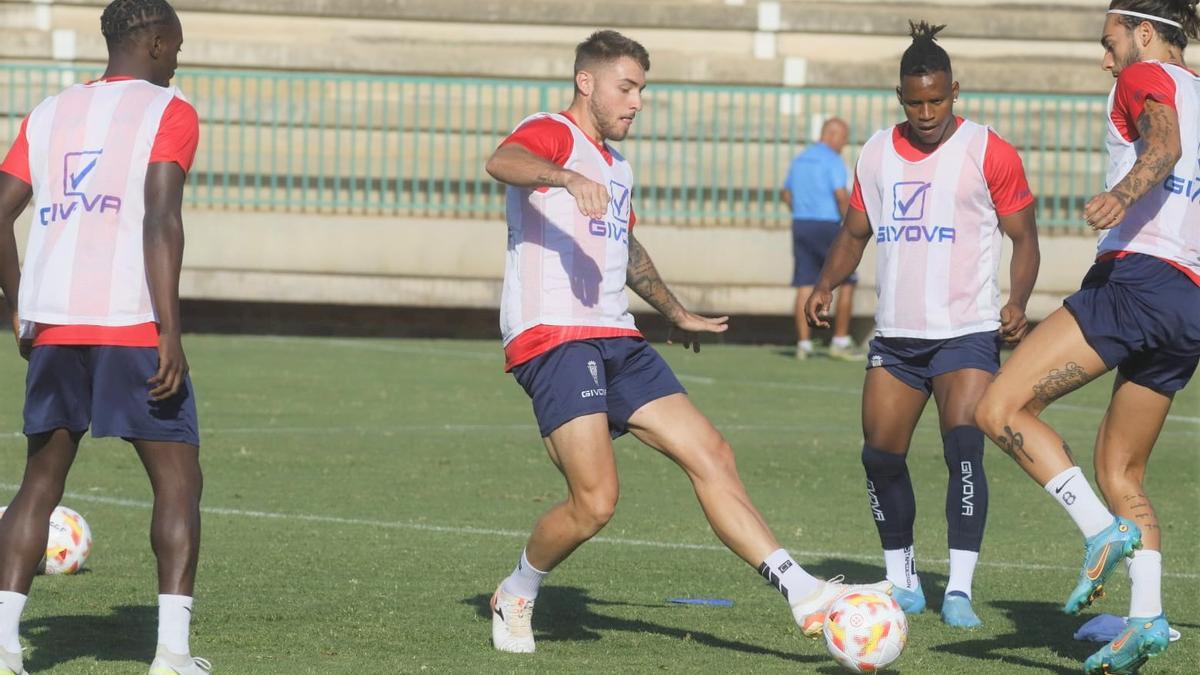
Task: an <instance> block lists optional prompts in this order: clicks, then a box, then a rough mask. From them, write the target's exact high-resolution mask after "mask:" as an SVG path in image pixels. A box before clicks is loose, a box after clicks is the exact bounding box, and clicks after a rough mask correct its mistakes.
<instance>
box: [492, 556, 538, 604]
mask: <svg viewBox="0 0 1200 675" xmlns="http://www.w3.org/2000/svg"><path fill="white" fill-rule="evenodd" d="M547 574H549V572H543V571H541V570H539V569H538V568H536V567H534V566H533V565H530V564H529V558H526V557H525V551H523V550H522V551H521V559H520V560H519V561H517V566H516V568H515V569H514V570H513V572H512V574H510V575H508V578H507V579H505V580H504V583H503V584H501V585H500V587H501V588H503V589H504V592H505V593H512V594H513V595H519V596H521V597H522V598H527V599H529V600H536V599H537V595H538V589H539V588H541V587H542V580H543V579H545V578H546V575H547Z"/></svg>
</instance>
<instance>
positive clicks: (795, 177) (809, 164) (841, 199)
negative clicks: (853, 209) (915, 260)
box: [780, 117, 861, 359]
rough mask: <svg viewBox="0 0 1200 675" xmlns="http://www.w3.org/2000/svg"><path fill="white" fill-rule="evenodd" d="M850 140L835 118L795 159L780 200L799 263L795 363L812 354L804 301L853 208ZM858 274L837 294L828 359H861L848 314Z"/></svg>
mask: <svg viewBox="0 0 1200 675" xmlns="http://www.w3.org/2000/svg"><path fill="white" fill-rule="evenodd" d="M849 138H850V127H849V126H847V124H846V122H845V121H843V120H841V119H839V118H837V117H831V118H829V119H828V120H826V121H825V124H824V125H823V126H822V127H821V140H820V141H819V142H817V143H813V144H812V145H810V146H808V148H807V149H806V150H805V151H804V152H802V153H800V154H799V155H797V156H796V158H795V159H793V160H792V164H791V166H790V167H789V168H788V174H787V179H786V180H785V181H784V183H783V191H782V192H781V193H780V199H781V200H782V201H783V203H784V204H787V206H788V208H790V209H791V210H792V253H793V255H794V257H795V260H796V266H795V271H794V272H793V273H792V286H793V287H795V288H796V310H795V315H796V333H797V337H798V339H799V341H798V342H797V343H796V358H798V359H805V358H808V356H810V355H811V354H812V351H813V346H812V334H811V329H810V328H809V326H808V322H807V321H805V319H804V302H805V301H806V300H807V299H808V296H809V294H811V293H812V290H813V285H814V284H816V282H817V277H819V276H820V274H821V266H822V265H824V264H825V256H827V255H828V254H829V247H830V246H831V245H832V244H833V239H834V237H836V236H837V233H838V229H839V228H840V227H841V222H842V216H844V215H845V214H846V207H847V205H848V204H849V203H850V193H849V191H848V190H847V186H848V185H849V184H850V181H849V179H848V176H847V173H846V165H845V163H843V162H842V154H841V153H842V148H844V147H846V142H847V141H848V140H849ZM857 282H858V276H857V275H854V274H852V275H850V278H849V279H847V280H846V283H845V284H843V285H842V290H841V292H839V293H838V301H837V309H836V311H835V312H834V314H835V317H834V322H833V341H832V342H831V343H830V346H829V355H830V356H833V357H834V358H846V359H857V358H859V356H861V355H860V354H857V353H856V352H855V351H854V344H853V342H851V340H850V312H851V303H852V301H853V296H854V285H855V284H856V283H857Z"/></svg>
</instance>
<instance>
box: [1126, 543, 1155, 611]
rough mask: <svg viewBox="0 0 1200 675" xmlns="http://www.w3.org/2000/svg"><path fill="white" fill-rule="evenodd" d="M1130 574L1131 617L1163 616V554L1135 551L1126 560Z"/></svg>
mask: <svg viewBox="0 0 1200 675" xmlns="http://www.w3.org/2000/svg"><path fill="white" fill-rule="evenodd" d="M1125 571H1127V572H1129V616H1136V617H1138V618H1143V619H1144V618H1147V617H1154V616H1158V615H1159V614H1162V612H1163V607H1162V553H1159V552H1158V551H1147V550H1142V551H1134V553H1133V558H1127V559H1126V560H1125Z"/></svg>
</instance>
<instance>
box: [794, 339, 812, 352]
mask: <svg viewBox="0 0 1200 675" xmlns="http://www.w3.org/2000/svg"><path fill="white" fill-rule="evenodd" d="M796 349H798V350H800V351H802V352H811V351H812V350H813V343H812V340H800V341H799V342H797V343H796Z"/></svg>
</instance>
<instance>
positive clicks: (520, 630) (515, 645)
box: [492, 588, 534, 654]
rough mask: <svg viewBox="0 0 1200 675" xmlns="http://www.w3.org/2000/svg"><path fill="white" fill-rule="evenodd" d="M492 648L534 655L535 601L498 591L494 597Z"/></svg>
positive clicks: (498, 589)
mask: <svg viewBox="0 0 1200 675" xmlns="http://www.w3.org/2000/svg"><path fill="white" fill-rule="evenodd" d="M492 646H493V647H495V648H496V649H498V650H499V651H502V652H512V653H514V654H532V653H533V650H534V646H533V600H530V599H528V598H522V597H521V596H519V595H513V594H512V593H506V592H504V589H503V588H497V589H496V594H495V595H493V596H492Z"/></svg>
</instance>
